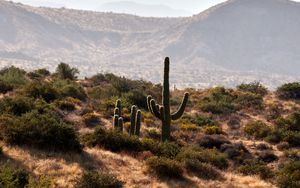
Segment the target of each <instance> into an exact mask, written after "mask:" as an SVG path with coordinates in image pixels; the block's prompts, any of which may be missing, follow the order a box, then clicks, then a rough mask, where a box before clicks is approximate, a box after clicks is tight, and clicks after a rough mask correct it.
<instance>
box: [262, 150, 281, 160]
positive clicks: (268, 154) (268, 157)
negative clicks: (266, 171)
mask: <svg viewBox="0 0 300 188" xmlns="http://www.w3.org/2000/svg"><path fill="white" fill-rule="evenodd" d="M258 159H259V160H261V161H263V162H265V163H271V162H273V161H276V160H278V157H277V156H276V155H275V154H274V153H273V152H271V151H268V150H267V151H261V152H259V153H258Z"/></svg>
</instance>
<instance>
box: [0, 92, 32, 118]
mask: <svg viewBox="0 0 300 188" xmlns="http://www.w3.org/2000/svg"><path fill="white" fill-rule="evenodd" d="M32 109H34V102H33V100H32V99H30V98H27V97H22V96H15V97H5V98H4V99H2V100H0V114H12V115H16V116H20V115H22V114H24V113H27V112H30V111H31V110H32Z"/></svg>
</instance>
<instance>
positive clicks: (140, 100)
mask: <svg viewBox="0 0 300 188" xmlns="http://www.w3.org/2000/svg"><path fill="white" fill-rule="evenodd" d="M124 97H125V98H126V99H127V101H128V102H129V103H130V104H135V105H137V106H138V107H140V108H144V109H146V108H147V94H146V93H145V91H144V90H138V89H134V90H131V91H130V92H129V93H127V94H125V95H124Z"/></svg>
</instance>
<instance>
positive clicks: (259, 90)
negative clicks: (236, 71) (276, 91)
mask: <svg viewBox="0 0 300 188" xmlns="http://www.w3.org/2000/svg"><path fill="white" fill-rule="evenodd" d="M237 89H238V90H240V91H244V92H250V93H253V94H256V95H260V96H265V95H266V94H268V89H267V88H266V87H265V86H263V85H262V84H261V83H259V82H251V83H248V84H245V83H243V84H241V85H238V86H237Z"/></svg>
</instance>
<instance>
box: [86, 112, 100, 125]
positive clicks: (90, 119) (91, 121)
mask: <svg viewBox="0 0 300 188" xmlns="http://www.w3.org/2000/svg"><path fill="white" fill-rule="evenodd" d="M82 120H83V122H84V123H85V124H86V126H95V125H97V124H99V123H100V118H99V116H98V115H96V114H94V113H87V114H84V115H83V116H82Z"/></svg>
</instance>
